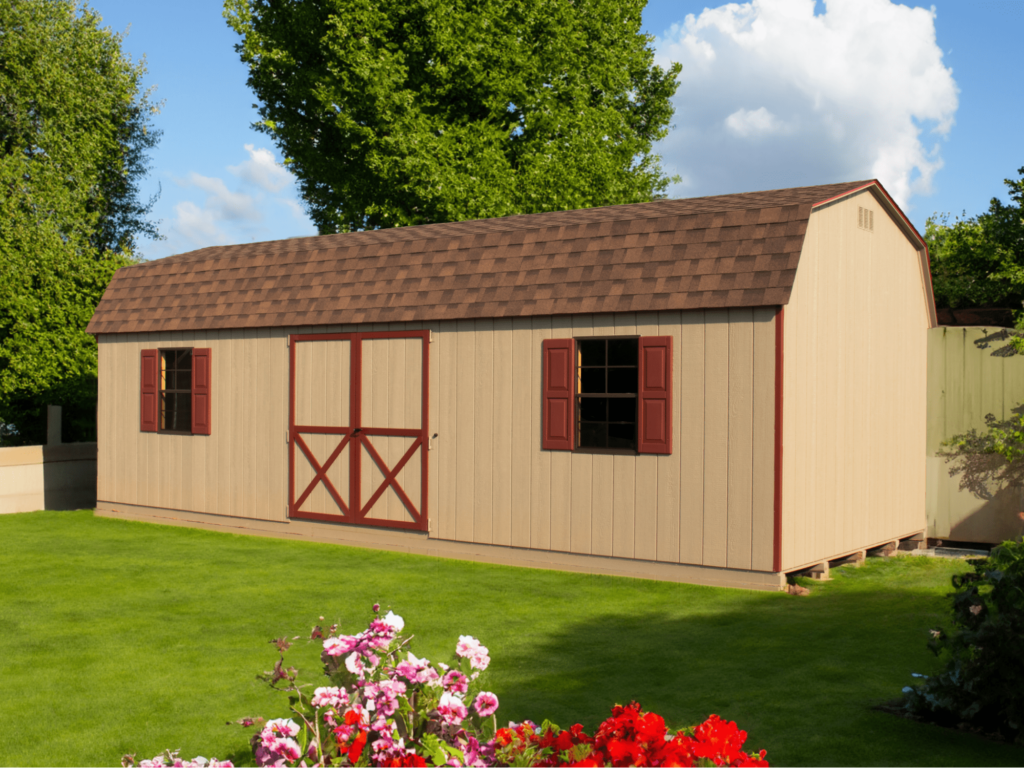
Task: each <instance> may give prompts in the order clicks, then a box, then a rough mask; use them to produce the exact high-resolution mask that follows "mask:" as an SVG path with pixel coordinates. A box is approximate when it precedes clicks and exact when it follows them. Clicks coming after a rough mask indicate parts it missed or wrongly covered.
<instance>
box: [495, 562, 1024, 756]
mask: <svg viewBox="0 0 1024 768" xmlns="http://www.w3.org/2000/svg"><path fill="white" fill-rule="evenodd" d="M881 567H884V566H882V565H881V564H878V565H877V566H875V568H876V569H878V568H881ZM896 567H897V568H902V569H904V570H906V571H907V575H908V576H909V577H910V578H908V579H907V581H908V583H907V584H904V585H901V584H900V583H899V581H898V580H894V579H885V581H884V583H883V584H877V583H872V582H873V579H872V576H871V575H870V574H866V573H865V574H858V573H855V572H852V573H843V574H841V575H839V576H837V579H836V583H832V584H825V585H815V586H814V587H812V591H813V594H812V596H811V597H809V598H795V597H790V596H788V595H754V594H750V593H747V594H746V597H745V598H740V599H734V600H732V601H730V602H729V604H728V606H727V607H726V608H725V609H722V606H720V605H718V606H716V605H712V604H709V605H708V606H707V609H706V610H704V611H701V610H693V611H691V612H689V614H688V615H683V616H679V615H676V616H673V615H670V614H668V613H667V612H664V611H662V612H659V611H652V610H649V609H640V610H636V611H635V612H632V613H629V614H626V615H623V614H621V613H618V614H617V613H605V614H601V615H599V616H588V617H586V618H585V619H583V620H580V621H570V622H566V623H565V624H564V625H563V626H561V627H560V628H558V629H557V630H553V631H549V632H547V633H545V634H544V635H543V636H536V637H533V638H528V639H524V642H522V643H520V644H518V645H517V647H516V648H515V649H513V651H512V653H510V654H508V655H507V656H506V657H505V658H503V659H502V660H501V661H500V664H501V666H502V667H503V668H504V667H506V666H507V667H508V668H510V669H515V670H517V672H518V674H516V676H515V677H516V683H515V685H514V686H513V687H512V688H511V690H509V691H507V692H506V695H505V698H504V699H503V703H504V704H507V705H508V707H507V708H508V709H509V710H510V711H513V712H515V713H517V714H518V713H543V714H544V715H545V716H547V717H549V718H550V719H552V720H553V721H554V722H557V723H559V724H561V725H570V724H572V723H574V722H581V723H583V724H584V725H585V726H586V727H587V728H588V730H590V731H591V732H592V729H594V728H595V727H596V726H597V725H598V723H600V721H601V720H603V719H604V718H605V717H607V716H608V714H609V708H610V707H611V705H612V704H615V703H627V702H628V701H629V700H637V701H639V702H640V703H641V704H642V705H643V706H644V708H645V709H648V710H651V711H655V712H658V713H659V714H661V715H662V716H664V717H665V719H666V721H667V722H668V724H669V725H670V726H673V727H680V726H685V725H693V724H696V723H698V722H700V721H702V720H703V719H705V718H706V717H707V716H708V715H709V714H712V713H715V714H718V715H720V716H721V717H723V718H726V719H729V720H735V721H736V722H737V723H738V725H739V726H740V728H742V729H745V730H747V731H748V733H749V737H748V741H747V745H746V746H747V747H748V748H750V749H760V748H762V747H763V748H766V749H768V758H769V761H770V762H772V764H779V765H828V764H837V765H872V764H887V765H977V764H989V765H997V764H1001V765H1019V764H1022V759H1024V750H1022V749H1020V748H1017V747H1013V746H1010V745H1006V744H998V743H994V742H990V741H986V740H982V739H979V738H977V737H975V736H973V735H971V734H966V733H961V732H957V731H950V730H947V729H942V728H939V727H937V726H934V725H929V724H923V723H918V722H913V721H908V720H903V719H900V718H895V717H893V716H892V715H890V714H886V713H883V712H880V711H877V710H875V709H874V708H875V707H877V706H878V705H880V704H882V703H884V702H886V701H891V700H892V699H894V698H895V697H897V696H899V694H900V689H901V688H902V686H903V685H906V684H909V683H910V682H911V677H910V673H911V672H915V671H918V672H930V671H932V670H934V669H935V668H936V667H937V665H938V662H937V660H936V659H935V658H934V657H933V656H932V654H931V653H930V652H928V650H927V648H926V647H925V640H926V633H927V629H928V628H929V627H931V626H933V625H934V624H936V623H942V622H943V621H945V620H946V617H945V614H944V605H945V603H944V600H943V599H942V597H941V595H936V593H935V589H934V581H933V582H932V585H931V588H930V589H925V588H922V587H921V586H919V585H916V584H915V579H914V578H913V575H914V573H913V572H914V570H915V564H907V565H906V566H902V565H901V566H896ZM843 582H846V583H843ZM506 714H509V713H506ZM533 716H534V717H536V714H533Z"/></svg>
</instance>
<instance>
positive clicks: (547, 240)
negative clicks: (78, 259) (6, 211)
mask: <svg viewBox="0 0 1024 768" xmlns="http://www.w3.org/2000/svg"><path fill="white" fill-rule="evenodd" d="M870 183H871V182H869V181H856V182H849V183H845V184H828V185H823V186H816V187H799V188H795V189H782V190H770V191H765V192H748V193H745V194H738V195H720V196H717V197H703V198H693V199H689V200H656V201H654V202H650V203H637V204H634V205H615V206H607V207H603V208H590V209H584V210H578V211H558V212H553V213H537V214H528V215H522V216H508V217H505V218H501V219H482V220H479V221H466V222H458V223H446V224H427V225H422V226H417V227H399V228H394V229H380V230H373V231H369V232H353V233H347V234H339V235H324V236H320V237H305V238H294V239H290V240H277V241H273V242H266V243H249V244H245V245H229V246H216V247H211V248H203V249H201V250H198V251H192V252H191V253H183V254H180V255H177V256H170V257H168V258H165V259H159V260H156V261H150V262H146V263H143V264H138V265H133V266H130V267H124V268H123V269H121V270H119V271H118V272H117V274H115V275H114V279H113V280H112V281H111V283H110V285H109V286H108V287H107V290H106V293H104V295H103V300H102V301H101V302H100V304H99V306H98V307H97V308H96V312H95V314H94V315H93V317H92V320H91V321H90V323H89V327H88V331H89V333H94V334H99V333H140V332H152V331H180V330H200V329H211V328H263V327H273V326H295V325H340V324H343V323H344V324H347V323H384V322H422V321H427V320H453V319H463V318H477V317H522V316H530V315H564V314H576V313H591V312H638V311H651V310H662V309H666V310H667V309H704V308H718V307H752V306H766V305H778V304H786V303H788V301H789V294H790V290H791V289H792V287H793V279H794V276H795V274H796V268H797V262H798V261H799V258H800V251H801V249H802V248H803V240H804V233H805V232H806V231H807V222H808V219H809V218H810V215H811V207H812V206H813V205H814V204H816V203H820V202H822V201H824V200H827V199H830V198H832V197H836V196H838V195H842V194H844V193H847V192H850V191H853V190H855V189H858V188H861V187H863V186H865V185H866V184H870Z"/></svg>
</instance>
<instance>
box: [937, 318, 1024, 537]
mask: <svg viewBox="0 0 1024 768" xmlns="http://www.w3.org/2000/svg"><path fill="white" fill-rule="evenodd" d="M1006 344H1007V337H1006V335H1005V331H1004V330H1003V329H1001V328H932V329H931V330H930V331H929V332H928V494H927V515H928V536H930V537H933V538H939V539H951V540H953V541H976V542H986V543H990V544H997V543H999V542H1001V541H1006V540H1007V539H1012V538H1014V537H1015V536H1020V535H1021V533H1024V524H1022V522H1021V520H1020V518H1019V517H1017V512H1018V511H1019V510H1020V509H1021V501H1022V498H1021V497H1022V494H1021V492H1020V491H1013V490H1011V489H1008V488H997V487H992V488H990V489H989V491H990V492H991V496H990V497H989V498H980V497H978V496H976V495H974V494H973V493H971V492H970V491H966V490H963V491H962V490H960V477H959V476H957V477H950V476H949V465H947V464H946V461H945V459H943V458H941V457H939V456H936V455H935V454H936V452H937V451H938V450H939V447H940V443H942V441H943V440H946V439H948V438H950V437H952V436H953V435H957V434H960V433H963V432H966V431H967V430H969V429H978V430H983V429H984V428H985V415H986V414H989V413H991V414H992V415H993V416H995V417H996V418H997V419H1000V420H1002V419H1008V418H1010V417H1011V416H1013V415H1014V413H1016V412H1018V411H1017V410H1016V409H1017V408H1018V407H1019V406H1020V405H1021V403H1022V402H1024V357H1021V356H1020V355H1012V356H1004V355H1001V354H994V353H996V352H998V351H999V350H1001V349H1003V348H1004V347H1005V346H1006Z"/></svg>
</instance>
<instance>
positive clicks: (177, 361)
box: [158, 349, 192, 434]
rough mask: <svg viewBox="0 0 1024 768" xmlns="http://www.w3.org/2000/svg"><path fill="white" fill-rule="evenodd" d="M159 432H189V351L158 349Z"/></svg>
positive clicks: (190, 364)
mask: <svg viewBox="0 0 1024 768" xmlns="http://www.w3.org/2000/svg"><path fill="white" fill-rule="evenodd" d="M158 431H160V432H178V433H181V434H191V433H192V350H191V349H161V350H160V427H159V430H158Z"/></svg>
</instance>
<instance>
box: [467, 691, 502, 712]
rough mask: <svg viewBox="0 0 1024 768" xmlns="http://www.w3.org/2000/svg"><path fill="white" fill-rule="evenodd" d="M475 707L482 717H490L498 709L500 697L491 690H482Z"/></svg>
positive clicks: (474, 703) (474, 704)
mask: <svg viewBox="0 0 1024 768" xmlns="http://www.w3.org/2000/svg"><path fill="white" fill-rule="evenodd" d="M473 708H474V709H475V710H476V711H477V714H478V715H480V717H490V716H491V715H493V714H494V713H495V712H497V711H498V697H497V696H495V695H494V694H493V693H490V692H489V691H481V692H480V693H479V694H477V697H476V701H474V702H473Z"/></svg>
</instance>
